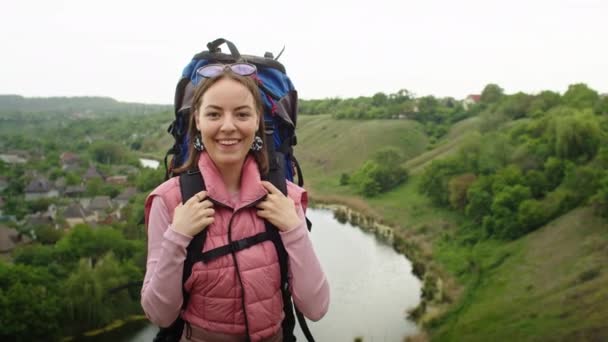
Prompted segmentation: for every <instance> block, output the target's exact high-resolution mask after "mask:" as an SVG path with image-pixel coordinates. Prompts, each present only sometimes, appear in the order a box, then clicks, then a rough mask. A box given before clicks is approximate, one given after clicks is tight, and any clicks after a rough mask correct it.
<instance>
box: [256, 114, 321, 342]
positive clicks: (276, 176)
mask: <svg viewBox="0 0 608 342" xmlns="http://www.w3.org/2000/svg"><path fill="white" fill-rule="evenodd" d="M273 128H274V127H273V126H272V125H270V129H268V126H267V131H266V132H265V133H266V141H269V142H270V143H268V144H266V148H267V151H268V159H269V164H270V165H269V172H268V177H267V178H268V179H267V180H268V181H269V182H271V183H272V184H273V185H274V186H275V187H277V189H279V190H280V191H281V192H282V193H283V194H284V195H287V180H286V179H285V169H284V165H285V155H284V154H283V153H281V152H278V151H276V150H275V148H274V144H273V143H272V141H273V138H272V134H273ZM306 221H307V225H308V222H309V221H308V219H306ZM265 224H266V232H268V233H269V234H271V237H272V239H271V240H272V242H273V243H274V246H275V248H276V250H277V255H278V257H279V267H280V271H281V294H282V296H283V311H284V312H285V319H284V320H283V323H282V328H283V341H285V342H291V341H295V340H296V338H295V336H294V334H293V331H294V327H295V317H294V314H293V312H294V310H293V309H295V312H296V317H297V319H298V323H299V324H300V329H301V330H302V332H303V333H304V336H306V339H307V340H308V341H309V342H314V338H313V337H312V334H311V333H310V329H309V328H308V324H307V323H306V319H305V318H304V315H303V314H302V313H301V312H300V311H299V310H298V308H296V306H295V305H294V304H293V303H292V300H291V293H290V291H289V255H288V254H287V250H286V249H285V246H284V245H283V240H282V239H281V236H280V234H279V230H278V228H276V227H275V226H273V225H272V223H270V222H269V221H267V220H266V221H265Z"/></svg>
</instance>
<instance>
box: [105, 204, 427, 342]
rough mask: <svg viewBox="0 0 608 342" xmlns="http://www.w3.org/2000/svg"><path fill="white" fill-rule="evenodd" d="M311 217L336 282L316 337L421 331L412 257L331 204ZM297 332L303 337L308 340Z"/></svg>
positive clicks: (136, 338)
mask: <svg viewBox="0 0 608 342" xmlns="http://www.w3.org/2000/svg"><path fill="white" fill-rule="evenodd" d="M308 217H309V219H310V220H311V221H312V222H313V228H312V231H313V233H312V234H311V238H312V240H313V243H314V246H315V250H316V252H317V254H318V256H319V258H320V260H321V264H322V265H323V269H324V270H325V272H326V274H327V277H328V279H329V283H330V287H331V303H330V308H329V312H328V313H327V315H326V316H325V317H324V318H323V319H322V320H320V321H319V322H309V327H310V329H311V331H312V333H313V336H314V337H315V339H316V340H317V341H321V342H323V341H349V342H352V341H353V340H354V339H355V337H363V341H366V342H369V341H402V340H403V338H404V336H407V335H412V334H415V333H416V332H417V331H418V329H417V327H416V325H415V324H414V323H413V322H411V321H408V320H406V311H407V309H409V308H413V307H415V306H416V305H417V304H418V302H419V300H420V286H421V283H420V281H419V280H418V279H417V278H416V277H414V276H413V275H412V273H411V264H410V262H409V261H408V260H407V259H405V258H404V257H403V256H402V255H399V254H397V253H396V252H395V251H394V250H393V249H392V248H391V247H390V246H387V245H386V244H383V243H381V242H379V241H377V240H376V238H375V237H374V236H373V235H371V234H368V233H365V232H363V231H361V230H360V229H358V228H354V227H352V226H351V225H349V224H341V223H339V222H338V221H336V220H335V219H334V218H333V214H332V213H331V212H330V211H328V210H309V211H308ZM296 329H299V328H296ZM138 330H139V329H138ZM156 331H157V328H156V327H153V326H150V325H149V326H147V327H145V328H143V329H141V330H139V331H138V332H137V334H133V333H131V334H130V335H129V336H128V337H127V336H126V335H125V339H124V341H129V342H144V341H146V342H147V341H151V340H152V339H153V337H154V335H155V334H156ZM296 333H297V335H296V336H297V338H298V341H306V339H305V337H304V335H303V334H302V333H301V332H300V331H297V332H296ZM112 340H113V341H114V342H115V341H118V340H117V339H112Z"/></svg>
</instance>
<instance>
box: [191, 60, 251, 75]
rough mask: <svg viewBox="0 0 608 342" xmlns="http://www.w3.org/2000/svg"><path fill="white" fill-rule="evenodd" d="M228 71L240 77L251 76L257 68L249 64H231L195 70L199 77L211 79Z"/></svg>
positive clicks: (212, 65) (206, 66)
mask: <svg viewBox="0 0 608 342" xmlns="http://www.w3.org/2000/svg"><path fill="white" fill-rule="evenodd" d="M225 70H230V71H232V72H233V73H235V74H237V75H241V76H251V75H253V74H255V73H256V72H257V68H256V67H255V65H253V64H249V63H233V64H207V65H205V66H202V67H200V68H198V69H197V70H196V73H197V74H198V75H199V76H202V77H204V78H211V77H214V76H217V75H219V74H221V73H222V72H224V71H225Z"/></svg>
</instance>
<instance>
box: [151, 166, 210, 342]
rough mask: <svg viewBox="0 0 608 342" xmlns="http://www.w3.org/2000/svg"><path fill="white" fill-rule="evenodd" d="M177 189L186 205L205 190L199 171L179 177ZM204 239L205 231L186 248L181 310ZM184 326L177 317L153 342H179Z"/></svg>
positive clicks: (161, 330)
mask: <svg viewBox="0 0 608 342" xmlns="http://www.w3.org/2000/svg"><path fill="white" fill-rule="evenodd" d="M179 189H180V191H181V194H182V203H186V201H188V200H189V199H190V198H191V197H192V196H194V195H196V194H197V193H199V192H201V191H203V190H205V181H204V180H203V177H202V176H201V174H200V172H199V171H197V170H195V171H188V172H185V173H182V174H181V175H180V176H179ZM206 237H207V229H203V231H202V232H200V233H199V234H197V235H195V236H194V238H193V239H192V241H190V244H189V245H188V247H187V248H186V260H184V273H183V276H182V293H183V298H184V300H183V302H182V309H184V308H186V306H187V305H188V300H189V298H190V295H189V293H188V292H186V290H184V288H183V284H184V283H186V280H188V278H189V277H190V274H192V266H193V265H194V263H195V262H196V261H195V260H194V259H195V256H196V255H197V254H200V251H201V250H202V248H203V245H204V243H205V238H206ZM197 251H198V253H197ZM184 324H185V322H184V320H183V319H182V318H181V316H178V317H177V319H176V320H175V321H174V322H173V323H172V324H171V325H170V326H169V327H167V328H160V330H159V331H158V333H157V334H156V337H155V338H154V342H176V341H179V340H180V338H181V336H182V333H183V331H184Z"/></svg>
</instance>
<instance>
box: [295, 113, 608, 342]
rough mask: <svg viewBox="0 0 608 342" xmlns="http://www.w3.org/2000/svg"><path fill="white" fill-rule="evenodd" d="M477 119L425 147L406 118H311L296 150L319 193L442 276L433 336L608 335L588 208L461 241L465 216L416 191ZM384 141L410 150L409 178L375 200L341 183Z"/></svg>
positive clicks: (607, 281) (602, 274)
mask: <svg viewBox="0 0 608 342" xmlns="http://www.w3.org/2000/svg"><path fill="white" fill-rule="evenodd" d="M480 123H481V122H480V118H478V117H474V118H470V119H467V120H464V121H462V122H460V123H458V124H456V125H454V126H452V127H451V130H450V131H449V132H448V134H447V135H446V136H445V137H444V139H442V141H440V142H439V143H437V144H436V145H435V147H434V148H432V149H430V150H427V148H426V147H427V146H428V142H427V139H426V137H425V135H424V134H422V133H421V131H419V130H418V129H417V126H416V125H417V124H416V123H413V122H410V121H396V120H386V121H346V120H334V119H331V118H330V117H329V116H305V117H303V119H302V121H301V122H300V126H299V129H298V139H299V145H298V148H299V149H297V150H296V152H297V155H298V156H299V157H300V160H301V164H302V166H303V168H304V171H305V175H306V176H307V177H308V178H306V183H307V187H308V188H309V189H310V191H311V193H312V195H313V198H315V199H321V200H325V201H336V202H342V203H346V204H349V205H351V206H353V207H355V208H356V209H359V210H361V211H364V212H365V213H367V214H372V215H376V216H377V217H379V218H381V219H382V220H384V221H386V222H388V223H390V224H391V225H393V226H395V227H396V228H397V232H396V234H397V235H398V236H399V237H401V238H403V239H404V240H405V241H407V243H408V244H409V245H411V248H413V252H412V251H410V253H415V254H416V255H417V256H418V259H419V260H426V265H427V267H428V268H431V269H434V270H435V273H436V274H439V275H441V276H442V277H443V280H444V284H443V286H444V288H443V289H442V291H443V293H444V294H445V298H446V300H444V302H445V303H444V304H441V305H438V306H437V307H435V308H433V310H427V315H426V317H425V318H424V321H425V322H426V324H428V327H429V330H430V336H431V337H432V339H433V340H439V341H444V340H445V341H488V340H496V341H503V340H517V341H520V340H526V341H528V340H529V341H546V340H563V341H574V340H576V341H578V340H582V341H586V340H588V341H603V340H606V339H608V324H606V322H608V290H607V289H608V286H606V285H608V271H607V269H606V266H605V265H608V249H607V248H606V246H608V223H607V222H606V221H605V220H602V219H601V218H598V217H597V216H594V214H593V213H592V211H591V209H589V208H586V207H584V206H583V207H580V208H578V209H575V210H573V211H570V212H568V213H567V214H565V215H563V216H561V217H559V218H557V219H555V220H553V221H551V222H550V223H549V224H547V225H546V226H544V227H542V228H540V229H538V230H536V231H535V232H533V233H530V234H528V235H526V236H524V237H523V238H521V239H518V240H515V241H512V242H506V241H498V240H493V239H489V240H485V241H482V242H479V243H477V244H473V245H466V244H464V245H463V244H458V243H454V241H455V239H457V238H459V234H460V232H459V231H458V227H459V226H461V225H462V224H463V223H465V224H466V223H469V224H470V222H469V221H468V219H467V218H466V217H464V216H463V215H462V214H460V213H458V212H456V211H452V210H448V209H444V208H438V207H436V206H434V205H433V204H432V203H431V201H430V200H429V198H428V197H426V196H424V195H421V194H420V193H419V192H418V189H417V188H418V185H419V183H420V180H421V177H422V176H421V175H420V173H421V172H422V170H424V168H425V167H426V166H427V165H429V164H430V162H431V161H433V160H438V159H442V158H445V157H447V156H450V155H453V154H455V153H456V152H457V151H458V150H459V149H460V147H461V146H462V145H463V142H464V139H465V137H466V135H468V133H471V132H472V131H475V130H476V129H477V128H478V127H479V125H480ZM509 126H512V125H510V124H507V125H506V126H505V127H509ZM385 145H390V146H395V147H398V148H399V149H400V150H401V151H402V153H403V154H404V155H406V156H408V157H409V158H407V161H405V162H404V165H406V166H407V167H408V169H409V170H410V173H411V174H412V175H411V177H410V179H409V180H408V182H407V183H406V184H404V185H402V186H400V187H398V188H396V189H393V190H392V191H390V192H388V193H385V194H382V195H380V196H378V197H374V198H371V199H363V198H360V197H359V196H357V195H356V194H355V193H354V192H353V190H352V189H350V188H349V187H346V186H339V183H338V180H339V176H340V174H341V173H343V172H352V171H353V170H355V169H356V168H358V167H359V166H360V165H361V164H362V163H363V162H364V161H365V160H366V159H368V158H369V157H370V156H371V155H372V154H373V153H374V150H377V149H378V148H380V147H382V146H385ZM304 147H305V149H304ZM446 313H447V314H446Z"/></svg>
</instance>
